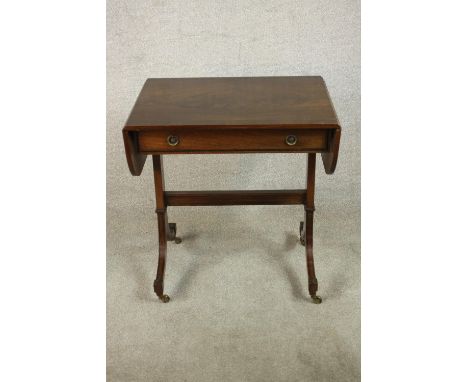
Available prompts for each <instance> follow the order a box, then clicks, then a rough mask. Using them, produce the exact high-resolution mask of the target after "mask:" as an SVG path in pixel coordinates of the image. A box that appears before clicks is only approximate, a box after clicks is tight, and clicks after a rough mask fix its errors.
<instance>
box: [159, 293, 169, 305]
mask: <svg viewBox="0 0 468 382" xmlns="http://www.w3.org/2000/svg"><path fill="white" fill-rule="evenodd" d="M159 299H160V300H161V301H162V302H164V303H167V302H169V301H170V300H171V299H170V297H169V296H168V295H167V294H163V295H162V296H161V297H159Z"/></svg>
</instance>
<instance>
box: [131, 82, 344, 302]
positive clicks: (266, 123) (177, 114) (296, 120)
mask: <svg viewBox="0 0 468 382" xmlns="http://www.w3.org/2000/svg"><path fill="white" fill-rule="evenodd" d="M340 134H341V127H340V125H339V122H338V119H337V117H336V113H335V111H334V108H333V105H332V102H331V100H330V96H329V94H328V90H327V88H326V85H325V82H324V81H323V79H322V77H318V76H314V77H310V76H308V77H248V78H247V77H246V78H244V77H232V78H150V79H148V80H147V81H146V82H145V84H144V86H143V89H142V90H141V92H140V95H139V96H138V99H137V100H136V103H135V105H134V107H133V110H132V111H131V113H130V116H129V118H128V120H127V122H126V124H125V127H124V128H123V139H124V144H125V153H126V156H127V162H128V166H129V168H130V172H131V173H132V175H140V174H141V172H142V170H143V166H144V163H145V160H146V157H147V155H151V156H152V159H153V173H154V183H155V193H156V214H157V217H158V232H159V261H158V268H157V274H156V280H155V281H154V284H153V287H154V292H155V293H156V295H157V296H158V297H159V299H160V300H161V301H163V302H168V301H169V296H167V295H165V294H164V269H165V265H166V252H167V241H175V242H176V243H180V242H181V240H180V239H179V238H178V237H177V236H176V224H175V223H168V218H167V207H168V206H224V205H289V204H302V205H304V211H305V212H304V215H305V216H304V221H303V222H300V228H299V235H300V241H301V243H302V244H303V245H305V251H306V263H307V274H308V284H309V294H310V296H311V297H312V301H313V302H314V303H317V304H319V303H321V301H322V299H321V298H320V297H319V296H317V289H318V283H317V278H316V276H315V267H314V256H313V249H312V246H313V233H312V230H313V214H314V209H315V208H314V192H315V159H316V153H320V154H321V157H322V162H323V165H324V167H325V172H326V173H327V174H331V173H333V172H334V170H335V167H336V161H337V158H338V149H339V144H340ZM222 153H307V183H306V184H307V185H306V188H305V189H300V190H264V191H263V190H262V191H260V190H259V191H166V190H165V188H164V175H163V155H173V154H222Z"/></svg>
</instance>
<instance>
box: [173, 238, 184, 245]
mask: <svg viewBox="0 0 468 382" xmlns="http://www.w3.org/2000/svg"><path fill="white" fill-rule="evenodd" d="M174 243H176V244H180V243H182V239H181V238H180V237H176V238H175V239H174Z"/></svg>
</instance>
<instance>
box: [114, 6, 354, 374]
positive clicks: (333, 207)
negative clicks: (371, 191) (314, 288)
mask: <svg viewBox="0 0 468 382" xmlns="http://www.w3.org/2000/svg"><path fill="white" fill-rule="evenodd" d="M107 9H108V11H107V12H108V23H107V39H108V41H107V72H108V78H107V83H108V87H107V89H108V90H107V93H108V94H107V99H108V101H107V121H108V126H107V224H108V227H107V250H108V254H107V369H108V380H109V381H112V382H114V381H203V382H205V381H206V382H209V381H221V380H222V381H357V380H359V379H360V214H359V211H360V188H359V183H360V131H359V127H360V125H359V124H360V96H359V92H360V84H359V81H360V67H359V54H360V47H359V33H360V31H359V2H356V1H349V0H346V1H336V2H327V1H287V2H284V1H236V2H232V3H231V2H225V1H223V2H221V1H218V2H214V1H196V2H195V1H149V0H148V1H142V0H139V1H134V2H124V1H122V0H108V3H107ZM314 74H319V75H322V76H323V77H324V79H325V80H326V82H327V85H328V87H329V90H330V93H331V96H332V98H333V101H334V103H335V107H336V110H337V114H338V116H339V118H340V121H341V123H342V126H343V136H342V150H341V154H340V158H339V161H338V167H337V171H336V173H335V174H334V175H331V176H328V175H325V174H324V172H323V168H321V166H322V165H321V162H320V161H318V162H317V164H318V170H317V190H316V207H317V211H316V214H315V227H314V237H315V243H314V244H315V246H314V247H315V257H316V267H317V277H318V279H319V294H320V295H321V296H322V297H323V300H324V301H323V303H322V305H314V304H312V303H311V302H310V300H309V298H308V294H307V275H306V265H305V254H304V247H302V246H301V245H300V244H299V240H298V230H299V222H300V220H302V217H303V210H302V208H301V207H299V206H280V207H278V206H266V207H262V206H258V207H257V206H252V207H179V208H170V209H169V220H170V221H171V222H172V221H173V222H177V228H178V233H179V234H180V236H181V237H182V239H183V242H182V244H179V245H176V244H173V243H170V244H169V248H168V262H167V269H166V280H165V289H166V292H167V293H168V294H169V295H170V296H171V302H170V303H168V304H162V303H160V302H159V301H158V300H157V299H156V298H155V296H154V294H153V292H152V281H153V279H154V273H155V269H156V255H157V235H156V227H157V226H156V217H155V214H154V195H153V183H152V173H151V166H150V165H151V163H150V161H148V163H147V164H146V167H145V169H144V171H143V174H142V175H141V176H140V177H132V176H131V175H130V173H129V172H128V169H127V165H126V162H125V154H124V149H123V144H122V136H121V132H120V130H121V128H122V126H123V124H124V123H125V119H126V117H127V116H128V113H129V111H130V108H131V106H132V104H133V102H134V101H135V98H136V95H137V94H138V91H139V89H140V88H141V86H142V84H143V82H144V80H145V79H146V78H147V77H184V76H185V77H197V76H199V77H202V76H249V75H252V76H253V75H314ZM165 172H166V184H167V189H171V190H189V189H191V190H202V189H262V188H266V189H275V188H301V187H303V186H304V182H305V155H302V154H298V155H296V154H295V155H278V154H268V155H253V154H251V155H212V156H208V155H205V156H203V155H194V156H171V157H165Z"/></svg>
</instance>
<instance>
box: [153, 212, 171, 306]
mask: <svg viewBox="0 0 468 382" xmlns="http://www.w3.org/2000/svg"><path fill="white" fill-rule="evenodd" d="M156 214H157V215H158V232H159V260H158V271H157V273H156V280H154V284H153V288H154V293H156V294H157V296H158V297H159V299H160V300H161V301H162V302H169V300H170V298H169V296H168V295H167V294H164V271H165V269H166V254H167V236H168V224H167V211H166V209H164V210H156Z"/></svg>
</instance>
